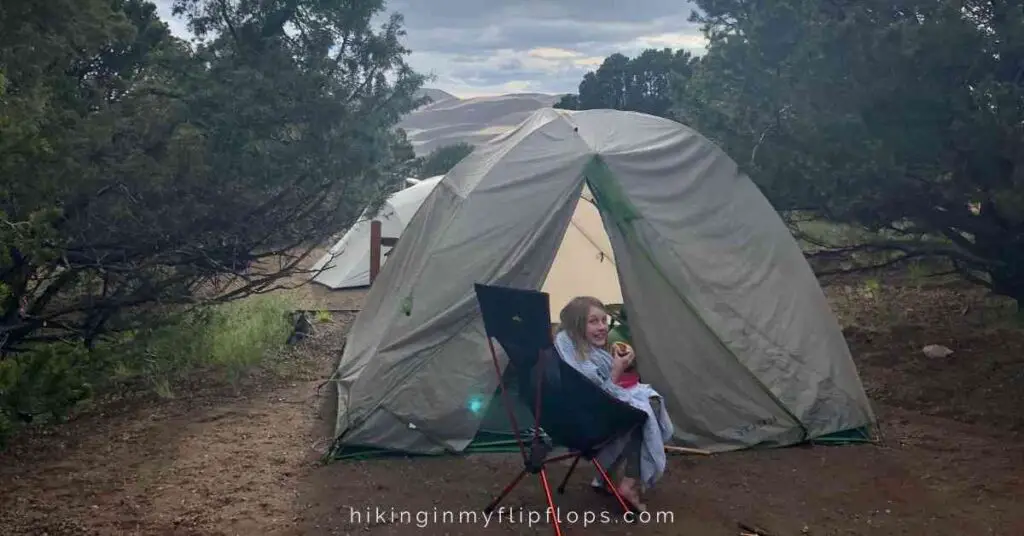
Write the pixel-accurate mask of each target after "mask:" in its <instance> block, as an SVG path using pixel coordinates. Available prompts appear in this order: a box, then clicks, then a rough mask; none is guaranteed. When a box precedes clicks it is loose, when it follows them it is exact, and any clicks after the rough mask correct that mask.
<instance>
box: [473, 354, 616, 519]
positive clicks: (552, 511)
mask: <svg viewBox="0 0 1024 536" xmlns="http://www.w3.org/2000/svg"><path fill="white" fill-rule="evenodd" d="M487 344H488V347H489V348H490V351H491V361H492V362H493V363H494V372H495V374H497V376H498V384H499V385H500V386H501V402H502V406H504V407H505V412H506V414H507V415H508V419H509V423H510V424H511V425H512V432H513V433H514V434H515V436H516V441H517V442H518V444H519V452H520V454H522V456H523V469H522V471H520V472H519V475H517V476H516V477H515V478H514V479H512V481H511V482H509V484H508V485H507V486H505V488H504V489H503V490H502V491H501V493H500V494H499V495H498V496H496V497H495V498H494V499H493V500H492V501H491V502H490V503H489V504H488V505H487V506H486V507H485V508H484V513H485V514H487V515H490V514H491V512H493V511H494V509H495V508H496V507H497V506H498V504H500V503H501V501H502V500H503V499H504V498H505V497H506V496H508V494H509V493H511V492H512V490H513V489H515V487H516V486H517V485H518V484H519V482H520V481H522V480H523V478H524V477H525V476H526V475H527V474H535V475H539V476H540V483H541V486H542V487H543V488H544V498H545V499H546V501H547V503H548V508H549V510H548V516H549V518H550V519H551V521H552V525H553V526H554V529H555V535H556V536H562V534H563V533H562V527H561V523H560V522H559V521H558V508H557V507H556V506H555V500H554V497H553V496H552V494H551V485H550V483H549V481H548V470H547V467H546V466H547V465H549V464H552V463H555V462H560V461H563V460H568V459H570V458H573V462H572V465H570V466H569V470H568V472H566V474H565V478H563V479H562V483H561V484H559V486H558V488H557V489H558V493H559V494H563V493H565V486H566V484H568V482H569V477H570V476H572V473H573V471H574V470H575V469H576V465H577V464H579V462H580V458H587V459H588V460H590V462H591V463H593V464H594V467H595V468H596V469H597V472H598V473H600V475H601V478H602V479H603V480H604V484H605V486H607V487H608V489H609V490H611V492H612V494H613V495H614V496H615V499H616V500H617V501H618V502H619V506H621V507H622V509H623V511H624V512H630V511H632V509H631V508H630V507H629V505H628V504H627V503H626V500H625V499H623V498H622V495H621V494H620V493H619V490H618V488H617V487H616V486H615V484H614V483H613V482H612V479H611V477H609V476H608V472H607V471H605V469H604V467H603V466H602V465H601V462H599V461H597V458H596V453H597V452H599V451H600V447H601V446H603V445H601V446H598V447H595V448H594V449H592V450H591V451H590V452H580V451H572V452H569V453H568V454H561V455H558V456H550V457H549V456H547V453H548V452H549V451H550V447H548V446H547V445H545V444H544V443H543V441H542V439H541V435H540V433H541V428H540V415H541V400H542V398H541V396H542V391H543V385H544V383H543V382H542V381H539V377H536V376H537V374H538V373H539V372H541V371H542V370H544V368H543V360H544V359H548V356H546V355H545V354H546V352H544V351H541V352H540V355H539V356H538V358H537V359H538V362H537V366H535V367H534V376H535V378H534V381H535V383H536V386H537V387H536V388H537V396H536V401H535V402H534V404H535V405H534V411H533V437H532V438H531V442H530V447H529V449H527V446H526V444H525V443H524V442H523V437H522V434H521V433H520V431H519V423H518V422H517V421H516V416H515V412H513V411H512V404H510V403H509V400H508V392H507V389H506V388H505V382H504V380H503V379H502V373H501V365H500V364H499V363H498V355H497V353H496V352H495V351H494V341H492V340H491V337H490V335H488V337H487Z"/></svg>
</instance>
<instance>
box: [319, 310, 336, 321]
mask: <svg viewBox="0 0 1024 536" xmlns="http://www.w3.org/2000/svg"><path fill="white" fill-rule="evenodd" d="M333 318H334V317H333V316H332V315H331V312H330V311H322V310H321V311H317V312H316V321H317V322H319V323H321V324H325V323H327V322H330V321H331V320H332V319H333Z"/></svg>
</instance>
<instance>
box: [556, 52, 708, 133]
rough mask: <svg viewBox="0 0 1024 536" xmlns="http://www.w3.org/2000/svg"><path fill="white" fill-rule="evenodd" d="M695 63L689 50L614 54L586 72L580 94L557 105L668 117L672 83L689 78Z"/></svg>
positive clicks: (564, 107) (568, 96)
mask: <svg viewBox="0 0 1024 536" xmlns="http://www.w3.org/2000/svg"><path fill="white" fill-rule="evenodd" d="M695 62H696V60H695V59H694V57H693V56H692V55H691V54H690V53H689V52H687V51H685V50H677V51H675V52H673V51H672V49H668V48H666V49H662V50H656V49H648V50H645V51H643V52H642V53H641V54H640V55H639V56H637V57H635V58H633V59H630V58H627V57H626V56H624V55H622V54H612V55H611V56H608V57H607V58H605V60H604V62H602V63H601V66H600V67H599V68H598V69H597V71H596V72H589V73H587V74H586V75H584V77H583V81H582V82H580V85H579V94H577V95H565V96H563V97H562V98H561V99H559V101H558V102H557V103H555V108H563V109H569V110H591V109H597V108H613V109H616V110H629V111H634V112H642V113H647V114H651V115H657V116H660V117H667V116H668V114H669V113H670V111H671V108H672V96H673V92H672V87H673V84H674V83H677V79H681V80H685V79H686V78H688V77H689V75H690V73H691V72H692V71H693V66H694V63H695Z"/></svg>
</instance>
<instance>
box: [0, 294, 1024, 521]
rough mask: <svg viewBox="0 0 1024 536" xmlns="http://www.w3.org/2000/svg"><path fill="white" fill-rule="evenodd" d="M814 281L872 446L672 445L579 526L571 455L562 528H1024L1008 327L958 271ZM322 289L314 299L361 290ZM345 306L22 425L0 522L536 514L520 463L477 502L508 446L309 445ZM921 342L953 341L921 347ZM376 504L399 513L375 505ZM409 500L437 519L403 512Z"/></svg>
mask: <svg viewBox="0 0 1024 536" xmlns="http://www.w3.org/2000/svg"><path fill="white" fill-rule="evenodd" d="M827 290H828V292H829V294H830V297H831V299H832V301H833V303H834V305H835V308H836V311H837V313H838V314H839V315H840V318H841V320H842V321H843V323H844V326H846V332H847V335H848V339H849V341H850V345H851V348H852V349H853V351H854V353H855V355H856V358H857V361H858V364H859V366H860V370H861V374H862V377H863V379H864V382H865V384H866V386H867V388H868V390H869V395H870V396H871V398H872V399H873V400H874V401H875V402H876V404H877V405H876V410H877V412H878V414H879V417H880V419H881V421H882V425H883V432H884V440H885V441H884V442H883V443H882V444H880V445H861V446H844V447H824V446H818V447H794V448H787V449H775V450H763V451H747V452H740V453H731V454H722V455H715V456H711V457H692V456H674V457H672V458H670V467H669V473H668V474H667V475H666V476H665V478H664V479H663V480H662V481H661V482H660V483H659V486H658V488H657V489H656V490H655V491H654V492H652V494H651V495H650V497H649V501H648V506H649V508H650V509H651V511H652V513H653V514H654V518H652V519H650V520H649V522H648V523H645V524H641V525H625V524H622V523H612V522H605V523H601V522H599V521H600V520H595V521H594V522H593V523H592V524H591V526H589V527H587V528H586V529H584V528H583V527H582V525H583V519H582V517H581V518H579V519H576V518H574V516H575V515H580V516H582V515H584V514H583V513H584V512H591V513H594V514H595V515H600V512H602V511H606V512H608V513H609V514H612V515H615V509H614V505H613V504H612V503H611V502H610V501H609V500H608V499H607V498H603V497H599V496H597V495H595V494H594V493H592V492H591V491H589V489H587V486H586V483H587V481H588V480H589V476H590V473H589V471H578V472H577V475H576V476H574V477H573V480H572V481H571V483H570V486H569V490H568V492H567V494H566V495H564V496H557V495H556V501H558V502H559V505H560V507H561V513H562V517H563V520H565V521H566V522H567V525H566V526H565V527H564V528H565V529H566V531H567V533H568V534H581V533H582V532H583V530H587V531H588V533H590V534H640V533H643V534H650V535H660V534H664V535H679V534H693V535H708V536H717V535H723V536H724V535H730V536H736V535H737V534H739V530H738V528H737V523H738V522H743V523H746V524H748V525H753V526H759V527H762V528H763V529H764V530H765V533H766V534H773V535H777V536H782V535H807V534H810V535H876V534H883V535H904V534H906V535H923V534H928V535H951V536H952V535H957V536H961V535H984V534H998V535H1017V534H1024V509H1020V508H1019V504H1020V500H1021V498H1022V497H1024V416H1022V415H1021V414H1020V412H1021V410H1022V409H1024V408H1022V404H1021V400H1022V398H1021V394H1020V393H1021V389H1022V388H1024V334H1022V332H1021V331H1020V330H1019V329H1017V328H1016V327H1013V326H1011V325H1010V324H1009V323H1008V321H1006V320H1005V318H1006V315H1005V314H1004V311H1003V310H1002V309H1001V308H1000V306H998V305H992V304H991V303H990V302H989V301H986V300H984V299H983V297H982V296H981V295H980V294H979V293H977V291H973V290H969V289H961V288H947V287H939V288H927V287H918V286H915V285H907V284H903V285H900V286H886V285H882V286H880V287H873V286H871V285H865V284H864V283H863V282H862V281H858V280H847V281H835V282H833V283H832V285H831V286H830V287H828V289H827ZM322 298H323V297H322V296H319V297H318V296H313V298H311V299H312V300H313V302H315V303H313V306H311V307H310V308H311V309H316V308H334V309H343V308H346V305H347V306H350V307H353V308H355V307H357V306H358V301H359V295H358V293H352V292H349V293H343V294H332V295H331V296H329V299H330V300H336V301H333V304H334V306H332V307H328V306H325V305H324V303H323V302H322ZM317 300H321V301H317ZM352 318H353V315H351V314H344V313H336V314H334V319H333V321H332V322H330V323H325V324H318V326H317V332H316V334H315V335H314V336H313V337H312V338H311V339H308V340H307V341H305V342H303V343H301V344H300V345H298V346H297V347H295V348H294V349H293V350H292V351H290V352H288V353H287V354H286V355H284V356H282V357H281V358H280V360H279V361H277V362H276V363H275V364H274V366H273V367H269V368H268V370H266V371H263V372H260V373H257V374H254V375H252V376H251V377H249V378H248V379H247V380H246V382H245V384H244V385H243V386H241V388H239V389H228V388H225V387H224V386H223V385H219V384H217V383H216V382H213V381H205V380H204V379H196V380H194V383H193V384H192V385H188V386H180V387H179V389H178V391H177V392H179V393H182V394H181V395H180V396H179V397H178V398H175V399H172V400H165V399H158V398H155V397H152V396H149V397H147V396H140V397H135V398H133V399H131V400H130V402H120V403H118V404H116V405H106V406H102V405H101V406H98V407H97V408H95V409H94V410H93V411H91V412H88V413H86V414H83V415H80V416H78V417H77V418H76V419H74V420H73V421H72V422H70V423H68V424H66V425H64V426H60V427H56V428H49V429H46V430H38V431H35V432H33V433H30V434H27V435H26V436H24V437H23V438H22V439H21V440H20V441H19V442H18V443H17V444H16V445H15V447H14V448H13V449H11V450H10V451H9V452H7V453H4V454H2V455H0V534H32V535H41V534H50V535H57V534H75V535H78V534H146V535H149V534H154V535H157V534H159V535H162V534H182V535H186V534H189V535H191V534H195V535H234V534H241V535H247V534H310V535H327V534H352V533H359V534H364V533H365V534H413V533H424V534H478V533H481V532H495V533H509V534H519V533H521V534H533V533H536V532H539V531H549V530H551V529H550V526H549V525H547V524H545V523H543V522H541V523H539V524H536V523H534V524H531V523H529V513H530V512H535V513H538V512H542V509H543V508H544V496H543V493H542V492H541V488H540V485H539V483H538V482H537V480H536V479H534V478H530V479H527V480H524V481H523V483H521V484H520V485H519V487H518V488H517V489H516V491H515V492H513V494H512V495H511V496H510V497H509V498H508V499H506V502H505V505H506V506H507V507H509V508H511V509H512V513H513V514H514V517H513V518H512V519H511V520H510V519H509V515H508V513H507V511H506V513H505V514H504V515H503V517H502V518H501V519H498V518H497V517H496V516H495V517H492V518H490V519H489V520H488V519H485V518H484V517H483V515H482V514H481V513H480V509H481V508H482V507H483V506H484V505H485V504H486V503H487V502H488V501H489V500H490V498H491V496H492V495H493V494H496V493H498V492H499V491H500V490H501V488H502V487H503V486H504V485H505V484H506V483H507V482H508V480H509V479H511V478H512V477H513V476H515V474H516V472H517V460H516V458H515V457H514V456H512V455H474V456H468V457H461V458H456V457H450V458H449V457H446V458H428V459H425V458H416V459H407V458H391V459H380V460H374V461H366V462H339V463H334V464H331V465H327V466H324V465H321V464H320V463H319V462H318V460H319V458H320V456H321V454H322V453H323V452H324V450H325V449H326V448H327V446H328V443H329V441H330V440H329V437H330V432H331V426H332V411H333V405H332V403H333V398H332V396H331V395H332V390H331V389H330V388H329V386H324V387H323V389H321V390H320V391H318V388H319V387H321V386H322V384H323V382H324V380H326V378H327V377H328V376H329V375H330V372H331V370H332V367H333V365H334V363H335V361H336V360H337V358H338V357H339V355H340V353H341V350H342V347H343V344H344V338H345V334H346V331H347V329H348V326H349V324H350V322H351V320H352ZM926 344H942V345H945V346H947V347H949V348H951V349H952V350H954V353H953V354H952V355H950V356H949V357H946V358H941V359H933V358H928V357H926V356H925V355H924V354H923V353H922V352H921V348H922V347H923V346H924V345H926ZM561 475H562V473H561V470H556V471H555V474H554V475H553V476H552V478H553V479H554V481H555V483H557V481H558V480H560V478H561ZM377 511H380V512H382V513H383V514H386V515H385V517H387V516H389V515H390V514H391V513H392V512H394V513H395V514H401V513H407V514H411V516H410V517H408V518H405V519H403V518H401V517H399V518H397V519H393V520H387V519H386V520H384V521H383V522H381V520H380V519H378V517H377V516H376V515H375V514H376V513H377ZM354 512H359V513H360V515H361V519H360V515H355V514H354ZM419 512H422V513H424V514H426V515H428V516H430V517H433V516H435V515H436V516H438V517H437V519H425V520H424V519H420V520H419V521H421V522H420V523H418V522H417V519H416V517H415V516H416V514H417V513H419ZM460 512H463V514H462V515H463V516H464V517H463V520H462V521H463V522H462V523H459V522H458V517H457V516H458V515H459V513H460ZM468 512H475V515H476V516H477V518H476V520H475V522H473V520H472V519H470V518H467V517H465V516H469V515H471V514H469V513H468ZM445 513H454V514H455V515H456V518H455V519H447V520H446V519H445V518H444V517H443V514H445ZM421 515H422V514H421ZM519 516H522V517H519ZM658 516H660V518H659V517H658ZM573 520H575V521H576V523H575V524H573V523H568V522H569V521H573ZM446 521H447V522H446Z"/></svg>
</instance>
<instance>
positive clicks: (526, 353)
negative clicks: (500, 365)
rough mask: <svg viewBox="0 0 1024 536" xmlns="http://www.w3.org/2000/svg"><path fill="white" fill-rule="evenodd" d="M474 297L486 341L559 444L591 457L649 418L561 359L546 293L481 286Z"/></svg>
mask: <svg viewBox="0 0 1024 536" xmlns="http://www.w3.org/2000/svg"><path fill="white" fill-rule="evenodd" d="M476 296H477V302H478V303H479V305H480V312H481V313H482V315H483V321H484V329H485V330H486V332H487V336H488V337H491V338H493V339H495V340H497V342H498V344H500V345H501V347H502V348H503V349H504V350H505V354H506V355H508V358H509V366H510V367H513V371H512V372H513V374H515V375H516V380H517V384H518V395H519V397H520V400H521V401H522V402H523V403H524V404H525V405H526V406H527V407H529V408H530V411H531V412H533V414H534V417H536V416H537V412H538V411H539V412H540V425H541V427H543V428H544V431H545V432H547V434H548V436H550V437H551V438H552V439H553V440H554V441H555V442H556V443H558V444H560V445H563V446H565V447H568V448H571V449H574V450H578V451H580V452H582V453H584V454H585V455H588V456H590V455H593V454H594V453H595V451H596V449H598V448H600V447H601V446H603V445H604V444H605V443H606V442H608V441H610V440H612V439H615V438H616V437H619V436H621V435H622V434H624V433H626V432H628V431H629V430H631V429H632V428H634V427H636V426H639V425H640V424H642V423H643V422H644V420H645V419H646V418H647V414H646V413H644V412H643V411H640V410H638V409H636V408H633V407H632V406H630V405H629V404H626V403H625V402H621V401H619V400H618V399H616V398H615V397H613V396H611V395H610V394H608V393H607V392H605V391H604V390H603V389H602V388H601V387H600V386H598V385H595V384H594V383H592V382H591V381H590V380H589V379H587V377H585V376H583V375H582V374H581V373H580V372H579V371H577V370H576V369H574V368H573V367H572V366H570V365H569V364H568V363H566V362H564V361H563V360H562V359H561V357H560V356H559V355H558V351H557V350H556V349H555V347H554V344H553V342H552V338H551V318H550V314H549V312H548V311H549V306H548V303H549V302H548V295H547V294H545V293H543V292H537V291H530V290H520V289H513V288H508V287H498V286H489V285H481V284H477V285H476ZM538 391H539V392H540V395H541V396H540V401H539V402H540V405H539V406H538V405H537V402H538V400H537V394H538Z"/></svg>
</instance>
